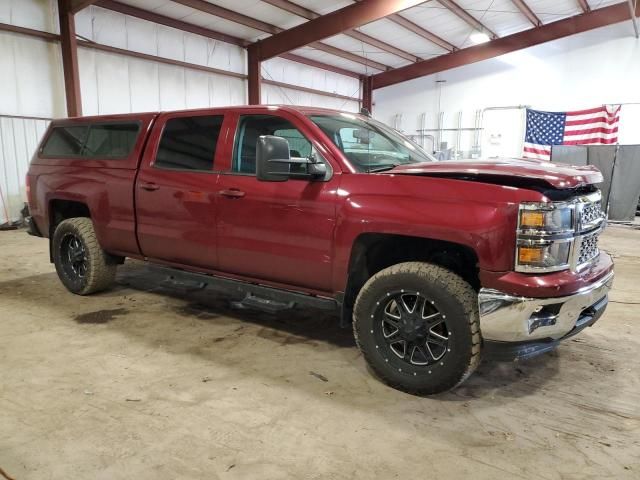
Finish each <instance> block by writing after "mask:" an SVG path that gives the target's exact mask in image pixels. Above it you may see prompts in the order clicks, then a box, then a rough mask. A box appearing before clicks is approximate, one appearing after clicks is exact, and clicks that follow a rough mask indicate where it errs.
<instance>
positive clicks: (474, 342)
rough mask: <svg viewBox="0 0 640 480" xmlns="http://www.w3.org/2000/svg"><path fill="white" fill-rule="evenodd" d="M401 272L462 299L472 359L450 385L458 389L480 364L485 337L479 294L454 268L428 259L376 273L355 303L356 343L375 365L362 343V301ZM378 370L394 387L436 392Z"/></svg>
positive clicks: (413, 391)
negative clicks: (359, 324)
mask: <svg viewBox="0 0 640 480" xmlns="http://www.w3.org/2000/svg"><path fill="white" fill-rule="evenodd" d="M398 274H414V275H418V276H420V277H423V278H425V279H426V280H428V281H430V282H435V283H438V284H440V286H441V287H442V288H443V289H446V290H447V292H448V293H449V294H451V295H452V296H453V297H456V298H457V299H458V301H459V302H460V303H461V305H462V307H463V309H464V312H465V315H466V317H467V318H468V319H469V330H470V332H471V357H470V358H469V361H468V364H467V365H466V368H465V369H464V371H463V372H462V374H461V375H460V379H459V380H458V381H457V382H456V383H455V384H454V385H453V386H451V387H450V388H449V389H454V388H456V387H457V386H459V385H460V384H461V383H463V382H464V381H465V380H466V379H467V378H469V376H470V375H471V374H472V373H473V372H474V371H475V370H476V368H477V367H478V365H479V364H480V359H481V350H482V338H481V335H480V320H479V316H478V304H477V294H476V292H475V290H474V289H473V287H471V285H470V284H469V283H468V282H466V281H465V280H464V279H463V278H462V277H460V276H459V275H456V274H455V273H453V272H451V271H450V270H447V269H445V268H443V267H440V266H438V265H433V264H430V263H425V262H404V263H398V264H396V265H392V266H390V267H388V268H385V269H383V270H381V271H379V272H378V273H376V274H375V275H373V276H372V277H371V278H370V279H369V280H368V281H367V282H366V283H365V284H364V286H363V287H362V289H361V290H360V292H359V294H358V297H357V299H356V302H355V306H354V311H353V312H354V313H353V334H354V337H355V340H356V345H357V346H358V348H359V349H360V351H361V352H362V355H363V356H364V358H365V360H366V361H367V363H368V364H369V365H371V366H373V365H375V363H374V362H372V359H371V358H369V355H368V353H367V352H366V351H365V349H363V348H362V342H361V341H360V338H359V334H358V318H361V315H362V312H361V311H360V310H361V308H362V305H361V302H360V300H361V299H362V298H363V296H365V295H366V294H367V292H368V291H369V289H371V288H372V287H373V285H374V284H375V283H377V281H378V280H380V279H382V278H385V277H392V276H395V275H398ZM374 369H375V368H374ZM375 371H376V373H377V374H378V375H379V376H380V378H381V379H382V380H383V381H384V382H385V383H387V384H388V385H390V386H391V387H393V388H396V389H399V390H402V391H405V392H408V393H414V394H422V393H434V392H433V391H431V390H430V389H416V388H407V387H406V386H404V385H403V384H401V383H399V382H398V381H397V380H395V379H393V378H390V377H389V376H388V375H385V374H384V372H381V371H380V370H379V369H375Z"/></svg>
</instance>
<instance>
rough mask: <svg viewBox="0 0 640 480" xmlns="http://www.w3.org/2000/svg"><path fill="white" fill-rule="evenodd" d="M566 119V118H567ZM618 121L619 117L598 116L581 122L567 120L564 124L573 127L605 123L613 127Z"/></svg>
mask: <svg viewBox="0 0 640 480" xmlns="http://www.w3.org/2000/svg"><path fill="white" fill-rule="evenodd" d="M567 118H568V117H567ZM619 121H620V117H619V116H616V117H605V116H602V115H601V116H598V117H593V118H584V119H581V120H567V123H566V124H565V125H566V126H568V127H572V126H574V125H587V124H589V123H594V122H595V123H606V124H607V125H614V124H616V123H618V122H619Z"/></svg>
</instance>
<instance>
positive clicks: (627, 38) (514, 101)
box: [373, 21, 640, 157]
mask: <svg viewBox="0 0 640 480" xmlns="http://www.w3.org/2000/svg"><path fill="white" fill-rule="evenodd" d="M639 78H640V41H639V40H637V39H636V38H635V37H634V35H633V27H632V25H631V22H630V21H629V22H623V23H619V24H615V25H610V26H608V27H603V28H600V29H597V30H592V31H589V32H585V33H581V34H578V35H574V36H571V37H566V38H564V39H560V40H556V41H553V42H549V43H545V44H542V45H538V46H535V47H531V48H528V49H524V50H520V51H517V52H513V53H510V54H506V55H502V56H500V57H497V58H494V59H490V60H485V61H482V62H478V63H475V64H470V65H466V66H463V67H459V68H455V69H452V70H448V71H446V72H442V73H439V74H435V75H430V76H427V77H421V78H418V79H415V80H411V81H408V82H404V83H401V84H397V85H393V86H390V87H386V88H382V89H377V90H374V94H373V101H374V108H373V113H374V116H375V117H376V118H377V119H379V120H381V121H383V122H385V123H387V124H389V125H391V126H396V127H397V128H399V129H400V130H402V131H404V132H405V133H407V134H410V135H414V134H417V129H420V128H421V115H422V114H425V113H426V117H425V124H426V126H425V127H424V128H427V129H435V128H437V126H438V112H444V121H443V127H444V128H457V127H458V122H459V115H460V112H462V116H461V120H462V121H461V126H462V127H464V128H473V127H474V126H475V123H474V120H475V115H476V112H477V111H478V110H480V111H481V110H482V109H485V108H489V107H496V106H517V105H528V106H530V107H531V108H534V109H537V110H547V111H570V110H579V109H583V108H590V107H595V106H599V105H602V104H609V103H640V89H639V88H638V79H639ZM638 124H640V105H624V106H623V107H622V110H621V118H620V131H619V139H620V143H622V144H637V143H640V129H638V128H637V125H638ZM483 128H484V130H483V131H482V135H481V139H480V142H481V145H482V156H483V157H495V156H506V157H514V156H516V157H519V156H521V154H522V142H523V140H524V110H518V109H513V110H488V111H485V112H484V120H483ZM428 133H430V134H434V132H433V131H431V132H428ZM456 136H457V134H456V133H455V132H443V134H442V141H445V142H447V144H448V146H450V147H451V146H454V145H455V143H456V141H457V138H456ZM474 143H475V139H474V135H473V132H472V131H471V130H467V131H464V132H463V133H462V135H461V138H460V149H461V150H462V151H463V152H469V151H471V150H472V147H473V144H474ZM426 146H427V147H428V148H429V147H431V146H432V142H431V143H429V145H426ZM436 149H437V148H436Z"/></svg>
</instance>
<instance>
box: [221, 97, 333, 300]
mask: <svg viewBox="0 0 640 480" xmlns="http://www.w3.org/2000/svg"><path fill="white" fill-rule="evenodd" d="M234 123H236V124H237V125H236V133H235V139H234V141H233V142H229V143H228V144H227V148H228V150H229V152H228V154H227V155H225V159H226V160H227V161H230V165H229V168H228V169H227V170H226V171H224V172H221V174H220V177H219V183H218V191H219V198H218V253H219V256H218V258H219V270H221V271H224V272H229V273H232V274H236V275H242V276H247V277H252V278H256V279H261V280H267V281H271V282H276V283H281V284H288V285H295V286H297V287H307V288H310V289H315V290H320V291H330V289H331V269H332V258H333V233H334V229H335V225H336V201H337V194H336V192H337V191H338V186H339V183H340V170H339V168H338V166H337V165H332V164H331V162H330V160H329V155H328V153H327V151H326V150H325V149H324V147H323V146H322V145H321V144H319V143H318V142H316V141H314V140H312V139H313V134H312V132H311V131H310V130H309V129H308V128H309V127H308V126H307V125H306V124H305V123H304V122H303V121H301V120H300V119H298V118H297V117H295V116H293V115H291V114H289V113H288V112H274V114H269V115H265V114H264V110H260V111H259V112H256V113H251V110H247V113H246V114H240V115H237V120H236V122H234ZM260 135H277V136H282V137H284V138H286V139H287V140H288V141H289V147H290V149H291V155H292V156H297V157H308V156H309V155H310V154H311V153H312V151H313V153H314V154H315V155H316V157H317V158H318V159H319V160H320V161H323V162H325V163H326V164H327V167H328V170H329V171H330V174H329V175H328V176H327V177H326V178H325V180H324V181H310V180H309V179H308V178H305V179H303V178H298V179H290V180H288V181H286V182H261V181H258V180H257V178H256V141H257V140H258V137H259V136H260Z"/></svg>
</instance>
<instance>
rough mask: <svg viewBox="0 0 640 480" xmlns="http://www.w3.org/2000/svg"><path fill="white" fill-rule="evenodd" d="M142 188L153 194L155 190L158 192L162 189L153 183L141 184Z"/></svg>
mask: <svg viewBox="0 0 640 480" xmlns="http://www.w3.org/2000/svg"><path fill="white" fill-rule="evenodd" d="M140 188H142V189H143V190H146V191H148V192H153V191H155V190H158V189H159V188H160V187H159V186H158V185H157V184H155V183H153V182H145V183H141V184H140Z"/></svg>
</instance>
